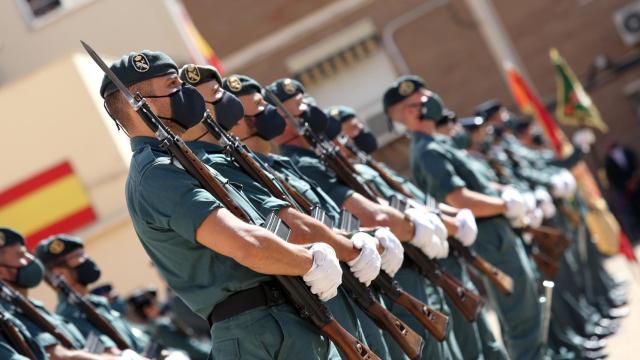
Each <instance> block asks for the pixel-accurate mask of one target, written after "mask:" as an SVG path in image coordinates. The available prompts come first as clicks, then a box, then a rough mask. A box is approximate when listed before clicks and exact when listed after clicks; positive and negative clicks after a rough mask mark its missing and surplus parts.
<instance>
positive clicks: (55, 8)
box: [16, 0, 93, 28]
mask: <svg viewBox="0 0 640 360" xmlns="http://www.w3.org/2000/svg"><path fill="white" fill-rule="evenodd" d="M91 1H93V0H16V3H17V5H18V8H19V9H20V12H21V13H22V15H23V16H24V17H25V20H26V21H27V24H29V26H31V27H32V28H38V27H41V26H44V25H46V24H48V23H50V22H52V21H55V20H56V19H58V18H60V17H61V16H63V15H64V14H66V13H68V12H69V11H71V10H74V9H77V8H78V7H80V6H82V5H85V4H87V3H89V2H91Z"/></svg>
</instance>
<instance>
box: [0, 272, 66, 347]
mask: <svg viewBox="0 0 640 360" xmlns="http://www.w3.org/2000/svg"><path fill="white" fill-rule="evenodd" d="M0 298H2V299H3V300H5V301H6V302H10V303H12V304H14V305H15V306H17V307H18V308H20V310H22V312H23V313H24V314H25V315H26V316H27V317H28V318H29V319H31V320H32V321H33V322H34V323H36V324H37V325H38V326H39V327H41V328H42V329H43V330H44V331H46V332H48V333H49V334H51V335H53V337H55V338H56V340H58V342H60V345H62V346H64V347H65V348H67V349H77V347H76V346H75V345H74V344H73V342H72V341H71V339H69V337H67V335H66V334H64V333H63V332H62V331H60V329H58V328H57V327H56V326H55V325H54V324H52V323H51V322H50V321H49V320H48V319H47V318H45V317H44V316H42V314H41V313H40V311H38V309H36V307H35V306H33V304H32V303H31V302H30V301H29V300H28V299H27V298H26V297H24V296H22V294H20V293H19V292H17V291H15V290H14V289H13V288H11V286H9V285H7V283H5V282H4V281H2V280H0Z"/></svg>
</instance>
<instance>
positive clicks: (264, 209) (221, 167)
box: [188, 141, 290, 218]
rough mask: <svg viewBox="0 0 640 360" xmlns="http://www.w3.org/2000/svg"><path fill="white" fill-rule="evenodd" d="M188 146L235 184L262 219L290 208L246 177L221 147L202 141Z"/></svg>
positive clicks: (193, 142)
mask: <svg viewBox="0 0 640 360" xmlns="http://www.w3.org/2000/svg"><path fill="white" fill-rule="evenodd" d="M188 145H189V147H190V148H191V150H193V152H194V154H196V156H197V157H198V158H199V159H201V160H202V161H203V162H204V163H205V164H207V165H209V166H211V167H212V168H214V169H216V171H217V172H219V173H220V175H222V176H223V177H224V178H226V179H228V180H229V182H231V183H233V184H237V185H236V187H237V188H239V189H241V190H242V193H243V194H244V195H245V196H246V197H247V198H248V199H249V200H250V201H251V203H252V204H253V205H254V207H255V208H256V209H257V210H258V211H259V212H260V213H261V214H262V216H263V217H265V218H266V217H268V216H269V215H270V214H271V213H273V212H278V211H279V210H281V209H283V208H287V207H290V205H289V203H288V202H285V201H282V200H280V199H278V198H276V197H274V196H273V195H271V193H270V192H269V190H267V189H266V188H265V187H264V186H262V184H260V183H258V182H257V181H255V180H254V179H253V178H251V177H250V176H249V175H247V173H246V172H244V170H242V168H240V166H239V165H237V164H236V163H234V162H233V160H232V159H231V158H229V157H228V156H227V155H226V154H225V153H224V148H223V147H222V146H220V145H216V144H210V143H207V142H204V141H191V142H189V143H188ZM269 179H270V180H271V181H272V182H274V183H275V179H273V177H272V176H270V175H269Z"/></svg>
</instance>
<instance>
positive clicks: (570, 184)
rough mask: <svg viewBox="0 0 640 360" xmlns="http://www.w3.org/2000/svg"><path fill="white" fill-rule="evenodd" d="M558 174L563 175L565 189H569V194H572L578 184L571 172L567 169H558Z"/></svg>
mask: <svg viewBox="0 0 640 360" xmlns="http://www.w3.org/2000/svg"><path fill="white" fill-rule="evenodd" d="M560 174H562V176H563V177H564V181H565V184H566V186H567V190H568V191H569V195H573V194H575V193H576V190H578V184H577V183H576V178H575V177H573V174H572V173H571V172H570V171H569V170H567V169H562V170H560Z"/></svg>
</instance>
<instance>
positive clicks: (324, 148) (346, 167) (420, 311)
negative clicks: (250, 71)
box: [265, 89, 448, 340]
mask: <svg viewBox="0 0 640 360" xmlns="http://www.w3.org/2000/svg"><path fill="white" fill-rule="evenodd" d="M265 95H266V96H267V97H268V98H269V100H270V101H271V102H272V103H273V104H274V105H275V106H276V107H277V108H278V110H280V111H281V112H282V113H283V114H284V115H285V118H286V120H287V121H288V122H289V124H291V125H292V126H294V127H296V128H297V129H298V130H299V132H300V134H301V135H302V136H303V137H304V138H305V139H306V140H307V142H308V143H309V145H311V146H312V147H313V148H314V149H315V151H316V154H318V155H319V156H320V157H321V159H322V160H323V161H324V162H325V164H327V166H328V167H329V168H331V169H332V170H333V171H334V172H335V173H336V176H337V177H338V179H340V181H342V182H343V183H344V184H345V185H347V186H348V187H350V188H352V189H353V190H355V191H356V192H357V193H359V194H361V195H363V196H365V197H366V198H367V199H369V200H371V201H374V202H376V201H377V200H376V197H375V195H374V193H373V192H372V191H371V190H370V189H369V188H368V187H367V186H366V185H365V184H362V183H361V182H360V180H359V179H358V178H357V177H356V175H355V174H356V173H357V171H356V169H355V168H354V167H353V165H352V164H351V163H350V162H349V161H348V160H346V159H345V158H344V157H343V156H342V154H340V153H339V152H338V150H337V149H336V148H335V147H334V146H333V145H330V144H326V143H325V141H324V140H322V139H320V137H319V136H318V135H316V134H315V133H314V132H313V130H312V129H311V127H310V126H309V125H308V124H306V123H302V124H300V123H299V122H298V121H297V120H296V119H295V118H294V117H293V115H291V114H290V113H289V112H288V111H287V109H286V108H285V107H284V105H283V104H282V102H281V101H280V100H279V99H278V98H277V97H276V96H275V94H273V92H271V91H270V90H268V89H265ZM342 230H346V231H353V229H342ZM373 284H374V285H375V286H376V287H377V288H378V289H379V290H380V291H382V292H384V293H386V294H387V295H388V296H390V297H391V299H393V300H394V302H396V303H398V304H399V305H401V306H403V307H404V308H405V309H407V311H409V312H410V313H411V314H412V315H413V316H415V317H416V318H417V319H418V320H419V321H420V323H421V324H422V325H423V326H424V327H425V328H426V329H427V330H429V331H430V333H431V334H432V335H433V336H434V337H435V338H436V339H439V340H440V339H443V338H444V334H445V331H446V324H447V322H448V319H447V317H446V315H444V314H442V313H440V312H437V311H436V310H433V309H430V308H429V307H428V306H427V305H425V304H423V303H421V302H420V301H419V300H418V299H416V298H414V297H412V296H411V295H409V294H408V293H406V292H404V291H403V290H402V289H401V287H400V285H399V284H398V283H397V282H395V281H394V280H393V279H391V278H390V277H389V276H388V275H387V274H386V273H385V272H380V275H379V277H378V279H376V280H374V282H373Z"/></svg>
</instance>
